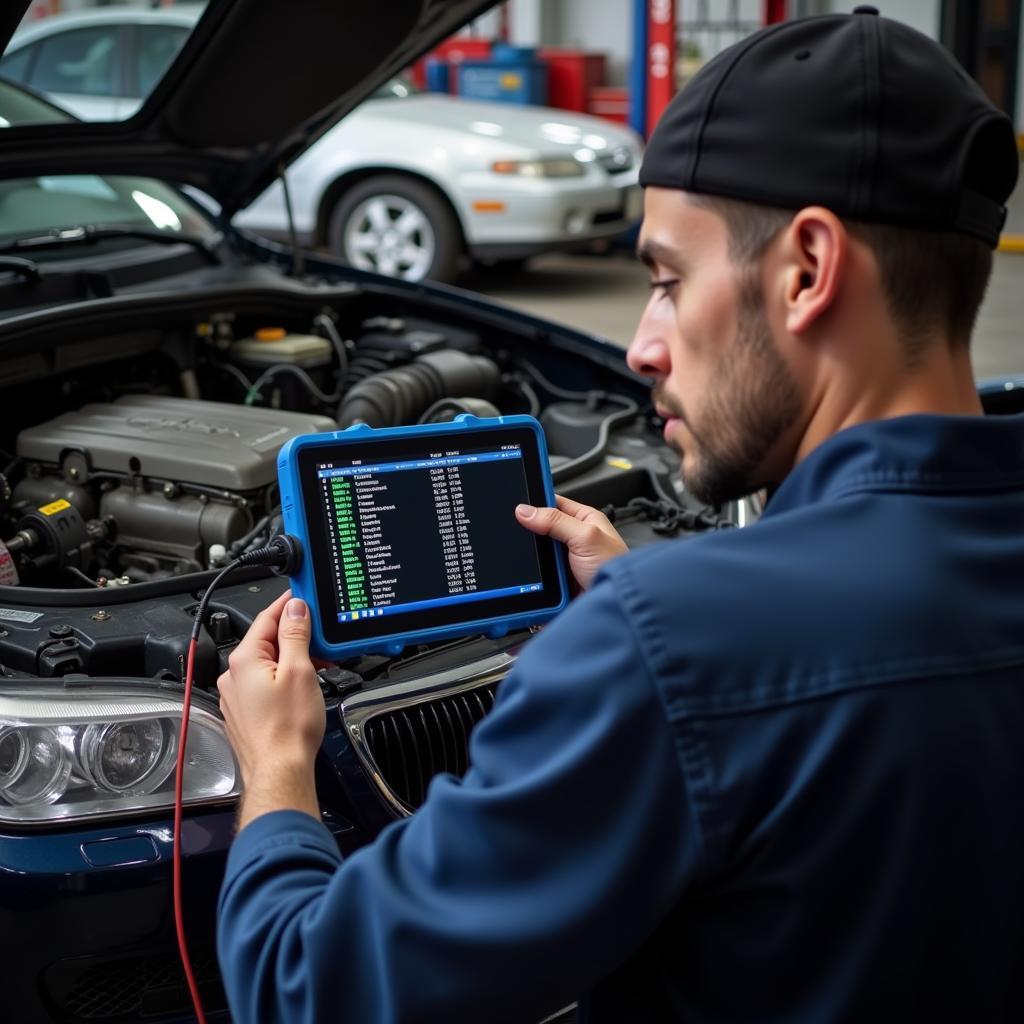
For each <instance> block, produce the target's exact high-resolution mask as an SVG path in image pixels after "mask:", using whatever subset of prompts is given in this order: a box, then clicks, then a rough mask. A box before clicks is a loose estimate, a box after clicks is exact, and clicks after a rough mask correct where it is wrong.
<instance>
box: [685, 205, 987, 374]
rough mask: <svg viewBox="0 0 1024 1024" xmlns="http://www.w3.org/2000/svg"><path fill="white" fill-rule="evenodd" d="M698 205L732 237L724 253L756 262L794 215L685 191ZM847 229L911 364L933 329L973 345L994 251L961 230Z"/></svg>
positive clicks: (849, 225) (852, 223) (853, 225)
mask: <svg viewBox="0 0 1024 1024" xmlns="http://www.w3.org/2000/svg"><path fill="white" fill-rule="evenodd" d="M688 195H689V197H690V199H691V200H692V201H693V202H694V203H695V205H697V206H700V207H702V208H703V209H706V210H710V211H712V212H714V213H717V214H718V215H719V216H720V217H721V218H722V219H723V220H724V221H725V224H726V228H727V229H728V232H729V255H730V257H731V259H732V260H733V261H734V262H735V263H738V264H746V265H750V264H753V263H756V262H757V261H758V260H759V259H760V258H761V256H762V255H763V254H764V251H765V249H767V247H768V245H769V244H770V243H771V241H772V240H773V239H774V238H775V236H776V235H777V234H778V233H779V232H780V231H781V230H782V229H783V228H785V227H786V226H787V225H788V224H789V223H790V221H791V220H792V219H793V215H794V213H795V212H796V211H795V210H789V209H783V208H781V207H778V206H762V205H761V204H759V203H751V202H746V201H744V200H738V199H727V198H725V197H721V196H713V195H707V194H695V193H688ZM843 224H844V225H845V226H846V229H847V230H848V231H849V232H850V234H851V235H853V236H854V237H855V238H859V239H860V240H861V241H862V242H864V243H865V244H866V245H867V246H868V248H870V249H871V251H872V252H873V253H874V256H875V259H876V261H877V263H878V271H879V276H880V278H881V283H882V291H883V294H884V296H885V302H886V306H887V307H888V310H889V315H890V316H891V317H892V319H893V323H894V324H895V325H896V328H897V330H898V331H899V332H900V336H901V339H902V340H903V342H904V345H905V347H906V351H907V356H908V360H910V361H911V362H913V361H914V360H916V359H917V358H918V357H920V355H921V353H922V352H923V351H924V349H925V348H926V346H927V343H928V341H927V339H928V334H929V332H930V331H932V330H934V329H935V328H939V329H941V330H944V331H945V332H947V334H948V336H949V338H950V339H951V342H952V343H953V344H954V345H963V346H967V345H968V344H969V343H970V339H971V333H972V331H973V330H974V323H975V320H976V319H977V316H978V310H979V309H980V308H981V302H982V299H984V297H985V289H986V288H987V287H988V281H989V278H990V277H991V274H992V250H991V249H990V248H989V247H988V245H986V244H985V243H984V242H982V241H981V240H980V239H977V238H973V237H972V236H970V235H966V234H962V233H961V232H959V231H933V230H925V229H919V228H907V227H899V226H896V225H891V224H874V223H871V224H869V223H866V222H864V221H856V220H848V219H846V218H843Z"/></svg>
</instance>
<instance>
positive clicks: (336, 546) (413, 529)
mask: <svg viewBox="0 0 1024 1024" xmlns="http://www.w3.org/2000/svg"><path fill="white" fill-rule="evenodd" d="M319 477H320V484H321V487H322V489H323V498H324V504H325V509H326V512H327V518H328V526H329V531H328V532H329V535H330V557H331V559H332V561H333V572H334V577H335V591H336V596H337V601H338V620H339V621H341V622H346V621H354V620H357V619H363V618H373V617H376V616H380V615H386V614H391V613H394V612H395V611H399V610H402V611H407V610H414V609H418V608H425V607H430V606H435V605H439V604H447V603H455V602H462V601H466V600H474V599H479V598H482V597H491V596H505V595H512V594H524V593H529V592H532V591H536V590H540V589H542V586H541V581H540V567H539V564H538V563H537V558H536V550H535V548H534V547H533V544H532V541H531V540H530V539H529V537H528V536H527V535H525V531H523V530H522V528H521V527H518V525H516V524H515V523H514V522H512V520H511V516H510V515H507V516H506V518H508V519H509V522H508V523H505V522H503V521H502V520H500V519H498V518H497V517H493V520H494V521H493V522H486V523H474V517H473V516H472V515H471V509H470V506H471V504H472V503H473V501H474V500H475V501H476V503H477V507H478V508H479V507H481V503H483V506H484V507H485V506H486V504H487V502H489V501H493V500H494V499H495V497H501V498H503V499H504V500H503V501H502V507H507V508H509V509H510V508H513V507H514V505H515V503H516V502H517V501H520V500H524V501H525V500H526V481H525V475H524V472H523V468H522V455H521V452H520V451H519V450H518V448H510V449H508V450H502V451H498V452H487V453H482V454H475V455H462V454H460V453H457V452H450V453H446V454H444V455H438V456H436V457H432V458H429V459H423V460H407V461H399V462H393V463H379V464H375V465H370V466H366V467H363V466H360V465H354V466H347V467H343V468H335V467H333V466H326V467H323V468H321V469H320V470H319ZM485 518H492V517H485ZM480 545H483V546H484V547H485V548H489V549H490V550H489V551H488V555H489V561H490V563H491V569H492V571H491V572H490V573H485V577H486V578H485V579H484V580H483V582H481V575H480V571H479V567H478V562H479V559H480V557H481V553H480V552H479V551H478V550H477V548H478V547H479V546H480Z"/></svg>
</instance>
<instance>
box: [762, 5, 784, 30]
mask: <svg viewBox="0 0 1024 1024" xmlns="http://www.w3.org/2000/svg"><path fill="white" fill-rule="evenodd" d="M786 7H787V0H762V19H761V20H762V21H763V22H764V24H765V25H774V24H775V23H776V22H777V21H785V20H786Z"/></svg>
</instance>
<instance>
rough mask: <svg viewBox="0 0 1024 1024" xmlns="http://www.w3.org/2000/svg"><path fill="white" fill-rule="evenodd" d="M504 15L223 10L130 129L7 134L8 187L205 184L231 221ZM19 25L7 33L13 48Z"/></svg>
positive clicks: (304, 1)
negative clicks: (322, 145)
mask: <svg viewBox="0 0 1024 1024" xmlns="http://www.w3.org/2000/svg"><path fill="white" fill-rule="evenodd" d="M494 2H495V0H388V2H387V3H386V4H384V5H382V4H381V3H380V0H344V2H341V0H336V2H326V3H325V2H324V0H289V3H287V4H284V3H266V2H265V0H210V3H209V5H208V7H207V8H206V11H205V12H204V14H203V17H202V18H201V20H200V21H199V22H198V24H197V25H196V27H195V30H194V31H193V32H192V34H191V35H190V36H189V39H188V41H187V42H186V44H185V46H184V47H183V49H182V50H181V52H180V53H179V54H178V57H177V59H176V60H175V62H174V64H173V65H172V66H171V68H170V69H169V70H168V72H167V74H166V75H165V76H164V78H163V80H162V81H161V82H160V83H159V85H158V86H157V87H156V89H155V90H154V91H153V92H152V93H151V94H150V96H149V97H148V98H147V100H146V102H145V103H144V104H143V106H142V107H141V108H140V109H139V111H138V112H137V113H136V114H135V115H134V116H133V117H132V118H131V119H130V120H128V121H125V122H121V123H105V122H102V123H101V122H90V123H77V122H76V123H67V124H45V125H29V126H24V127H12V128H5V129H4V130H3V132H2V134H0V155H2V159H0V177H3V178H18V177H28V176H32V175H43V174H86V173H90V174H139V175H146V176H149V177H155V178H163V179H165V180H169V181H174V182H177V183H179V184H188V185H194V186H195V187H197V188H199V189H202V191H204V192H206V193H207V194H208V195H210V196H212V197H213V198H214V199H215V200H217V202H218V203H220V205H221V207H222V209H223V210H224V212H225V213H226V214H228V215H230V214H231V213H233V212H234V211H235V210H237V209H240V208H241V207H243V206H246V205H247V204H248V203H249V202H251V201H252V200H253V199H254V198H255V197H256V196H258V195H259V194H260V193H261V192H262V191H263V190H264V189H265V188H266V187H267V186H268V185H269V184H270V183H271V182H272V181H273V180H274V179H275V178H276V177H278V176H279V175H280V173H281V170H282V168H283V167H285V166H287V165H288V164H289V163H290V162H291V161H292V160H294V159H295V158H296V157H297V156H298V155H299V154H300V153H302V152H303V151H304V150H305V149H307V148H308V147H309V146H310V145H312V144H313V143H314V142H315V141H316V140H317V139H318V138H319V137H320V136H321V135H322V134H323V133H324V132H325V131H327V129H328V128H330V127H331V125H332V124H334V123H335V122H336V121H337V120H338V119H339V118H340V117H342V116H344V115H345V114H346V113H348V112H349V111H350V110H352V109H353V108H354V107H355V106H356V105H357V104H359V103H360V102H361V101H362V100H363V99H365V98H366V97H367V96H369V95H370V94H371V93H372V92H373V91H374V90H375V89H376V88H378V87H379V86H380V85H381V84H382V83H383V82H385V81H386V80H387V79H388V78H390V77H392V76H393V75H395V74H397V73H398V72H400V71H401V70H402V69H403V68H405V67H407V66H408V65H409V64H410V63H412V61H414V60H415V59H416V58H417V57H418V56H420V55H421V54H422V53H424V52H426V51H427V50H429V49H430V48H431V47H432V46H434V45H435V44H436V43H438V42H439V41H440V40H442V39H444V38H445V37H447V36H449V35H451V34H452V33H453V32H454V31H456V30H457V29H458V28H460V27H461V26H462V25H464V24H465V23H466V22H468V21H470V20H472V19H473V18H474V17H476V16H477V15H478V14H480V13H481V12H483V11H485V10H487V9H488V8H489V7H492V6H493V5H494ZM13 6H20V5H17V4H15V5H13ZM8 20H9V19H6V18H5V19H4V20H3V21H0V39H4V42H5V45H6V36H7V35H9V33H10V30H12V29H13V25H10V24H8V23H7V22H8Z"/></svg>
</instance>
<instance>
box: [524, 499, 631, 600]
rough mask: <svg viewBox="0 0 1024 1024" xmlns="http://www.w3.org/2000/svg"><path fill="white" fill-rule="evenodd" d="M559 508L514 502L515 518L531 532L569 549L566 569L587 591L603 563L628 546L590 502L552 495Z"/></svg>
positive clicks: (623, 552) (605, 517)
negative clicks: (585, 502) (550, 538)
mask: <svg viewBox="0 0 1024 1024" xmlns="http://www.w3.org/2000/svg"><path fill="white" fill-rule="evenodd" d="M555 503H556V504H557V505H558V508H534V506H533V505H517V506H516V519H518V520H519V522H520V523H521V524H522V525H523V526H525V527H526V528H527V529H528V530H530V531H532V532H533V533H539V534H541V535H542V536H547V537H552V538H553V539H554V540H560V541H561V542H562V543H563V544H565V546H566V547H567V548H568V549H569V570H570V572H572V574H573V576H574V577H575V579H576V582H577V583H578V584H579V586H580V589H581V590H586V589H587V587H589V586H590V584H591V583H592V582H593V580H594V577H595V576H596V575H597V570H598V569H600V568H601V566H602V565H604V563H605V562H607V561H609V560H610V559H612V558H615V557H616V556H617V555H623V554H625V553H626V552H627V551H628V550H629V549H628V548H627V547H626V542H625V541H624V540H623V539H622V538H621V537H620V536H619V535H618V533H617V532H616V531H615V527H614V526H612V524H611V523H610V522H608V517H607V516H606V515H605V514H604V513H603V512H599V511H598V510H597V509H596V508H590V506H589V505H581V504H580V503H579V502H578V501H573V500H572V499H571V498H563V497H562V496H561V495H556V496H555Z"/></svg>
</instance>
